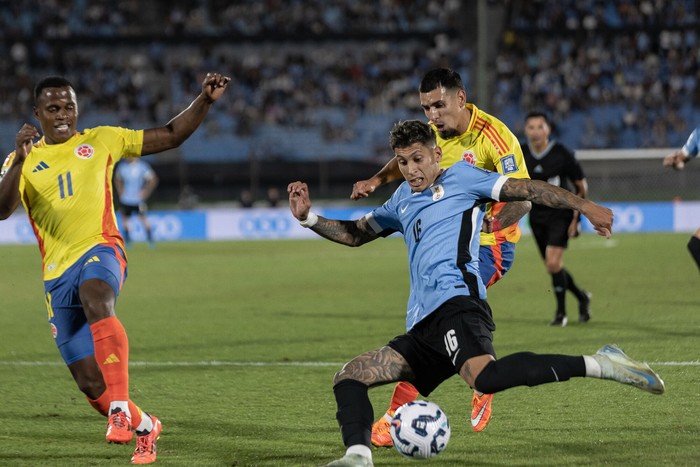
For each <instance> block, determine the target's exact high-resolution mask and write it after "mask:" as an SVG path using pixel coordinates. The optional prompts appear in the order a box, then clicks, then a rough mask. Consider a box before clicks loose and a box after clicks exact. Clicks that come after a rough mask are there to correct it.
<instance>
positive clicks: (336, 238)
mask: <svg viewBox="0 0 700 467" xmlns="http://www.w3.org/2000/svg"><path fill="white" fill-rule="evenodd" d="M287 192H288V193H289V208H290V209H291V210H292V214H293V215H294V217H296V218H297V219H298V220H299V221H301V222H304V221H307V219H308V217H309V216H310V215H313V216H315V217H317V218H318V220H317V221H316V223H315V224H313V225H311V226H309V228H310V229H311V230H313V231H314V232H316V233H317V234H319V235H320V236H321V237H323V238H326V239H328V240H331V241H333V242H336V243H340V244H341V245H347V246H360V245H364V244H365V243H367V242H371V241H372V240H376V239H377V238H379V235H377V234H376V233H375V232H374V230H373V229H372V228H371V227H370V226H369V224H368V223H367V221H366V220H365V219H364V218H361V219H357V220H354V221H346V220H335V219H327V218H325V217H322V216H316V215H315V214H309V212H310V211H309V210H310V209H311V199H310V197H309V187H308V186H307V185H306V183H303V182H293V183H290V184H289V186H287Z"/></svg>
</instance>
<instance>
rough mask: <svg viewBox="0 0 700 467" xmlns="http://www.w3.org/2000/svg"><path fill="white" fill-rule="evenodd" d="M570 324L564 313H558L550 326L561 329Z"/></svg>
mask: <svg viewBox="0 0 700 467" xmlns="http://www.w3.org/2000/svg"><path fill="white" fill-rule="evenodd" d="M568 322H569V319H568V318H567V317H566V315H565V314H562V313H557V314H556V315H554V319H553V320H552V321H550V322H549V325H550V326H559V327H562V328H563V327H564V326H566V324H567V323H568Z"/></svg>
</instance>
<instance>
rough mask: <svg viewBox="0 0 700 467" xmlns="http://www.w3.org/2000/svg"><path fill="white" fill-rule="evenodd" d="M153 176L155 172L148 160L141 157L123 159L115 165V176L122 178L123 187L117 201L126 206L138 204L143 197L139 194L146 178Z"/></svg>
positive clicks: (149, 178)
mask: <svg viewBox="0 0 700 467" xmlns="http://www.w3.org/2000/svg"><path fill="white" fill-rule="evenodd" d="M154 176H155V172H153V169H152V168H151V166H150V165H149V164H148V162H146V161H143V160H141V159H133V162H132V161H131V160H127V159H125V160H123V161H122V162H121V163H119V165H117V177H119V178H120V179H121V180H122V183H123V184H124V189H123V191H122V193H121V196H120V197H119V202H120V203H122V204H125V205H127V206H138V205H139V204H141V203H142V202H143V201H144V199H143V196H142V195H141V191H142V190H143V187H144V186H145V185H146V182H147V181H148V180H151V179H152V178H153V177H154Z"/></svg>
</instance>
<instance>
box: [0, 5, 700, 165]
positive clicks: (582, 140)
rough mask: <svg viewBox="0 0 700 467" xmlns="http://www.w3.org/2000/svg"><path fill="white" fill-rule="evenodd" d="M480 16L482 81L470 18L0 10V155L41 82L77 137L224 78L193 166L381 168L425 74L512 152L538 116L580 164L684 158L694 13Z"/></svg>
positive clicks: (350, 8)
mask: <svg viewBox="0 0 700 467" xmlns="http://www.w3.org/2000/svg"><path fill="white" fill-rule="evenodd" d="M481 2H482V5H484V7H485V8H486V9H488V10H498V11H500V12H501V14H500V15H499V16H493V15H492V16H491V20H490V21H489V22H488V23H487V24H486V25H484V27H487V28H489V29H490V30H491V33H490V37H492V38H494V39H493V40H494V42H495V44H494V45H495V47H493V50H496V51H497V52H496V53H494V55H493V56H491V57H488V59H487V60H486V63H487V65H486V69H483V68H481V69H479V68H477V60H476V50H477V47H476V43H475V42H476V39H477V34H476V32H475V30H476V11H475V10H476V3H477V2H476V1H473V2H461V1H458V0H444V1H438V0H379V1H375V2H358V1H356V0H303V1H302V0H286V1H285V0H238V1H224V0H171V1H167V2H166V1H153V2H141V1H138V0H120V1H114V0H26V1H23V2H9V1H4V0H0V6H1V7H2V8H1V9H0V11H1V13H0V34H1V35H2V41H0V48H1V49H0V51H1V52H2V54H3V57H6V58H5V59H4V60H2V61H0V71H1V72H2V76H3V79H2V80H0V137H2V138H3V141H4V146H3V149H4V150H5V151H9V150H11V149H12V146H11V144H12V141H13V139H12V138H13V136H12V135H14V133H15V132H16V131H17V128H18V127H19V125H20V124H21V123H22V122H24V121H33V120H32V115H31V109H32V86H33V84H34V83H35V82H36V80H37V79H39V78H41V77H43V76H45V75H47V74H62V75H65V76H66V77H68V78H69V79H70V80H71V81H73V83H74V84H75V86H76V89H77V92H78V96H79V99H80V105H81V112H82V114H81V124H80V126H81V127H90V126H94V125H96V124H119V125H124V126H130V127H149V126H152V125H154V124H156V123H163V121H164V120H165V119H167V118H168V117H169V116H170V115H172V114H173V112H175V111H177V110H179V109H182V108H183V107H184V106H185V105H187V103H188V102H189V101H190V99H191V98H192V96H193V94H194V93H196V92H198V89H199V87H200V82H201V78H202V76H203V73H204V72H206V71H207V70H217V71H221V72H223V73H226V74H229V75H230V76H232V77H233V82H232V84H231V86H230V89H229V91H228V92H227V94H228V95H227V99H225V102H222V105H217V106H216V108H215V109H214V112H213V114H212V115H211V116H210V118H208V121H207V123H206V125H205V126H204V127H203V128H202V129H200V130H199V131H198V132H196V133H195V135H193V137H192V138H190V140H188V141H187V142H186V143H185V145H183V147H182V151H181V157H182V159H183V160H184V161H186V162H188V163H196V162H244V161H250V160H252V159H258V160H263V161H264V160H268V161H319V160H354V161H358V160H360V161H364V162H376V163H378V162H380V161H384V160H386V154H387V143H386V138H387V136H386V135H387V132H388V129H389V128H390V126H391V124H392V123H393V122H394V121H395V120H397V119H399V118H423V115H422V112H421V111H420V108H419V102H418V100H417V92H416V91H417V86H418V82H419V79H420V77H421V76H422V74H423V73H424V72H425V71H427V70H428V69H430V68H434V67H436V66H449V67H451V68H455V69H456V70H457V71H459V72H460V74H461V75H462V77H463V78H464V81H465V85H466V86H467V90H468V94H469V98H470V99H473V101H474V102H475V103H476V104H477V105H478V106H479V107H481V108H483V109H484V110H486V111H487V112H489V113H491V114H494V115H497V116H498V117H500V118H501V119H502V120H503V121H504V122H506V124H508V125H509V126H510V127H511V129H513V130H514V131H515V132H516V134H518V135H519V136H520V131H521V128H522V116H523V115H524V114H525V113H526V112H527V111H529V110H532V109H533V108H540V109H545V110H547V111H549V112H550V113H551V114H552V116H553V118H554V122H555V125H556V131H557V133H556V135H557V136H558V138H559V139H561V140H562V141H563V142H564V143H566V144H568V145H570V146H571V147H573V148H576V149H583V148H603V147H605V148H640V147H678V146H680V145H682V143H683V142H684V140H685V138H686V137H687V134H688V133H689V131H690V130H691V129H692V128H693V127H694V126H695V125H696V124H697V123H698V122H700V85H699V84H698V81H699V79H700V66H699V62H700V56H699V55H700V47H699V44H698V30H700V28H699V26H700V24H699V23H700V21H699V14H698V8H700V7H699V6H698V2H696V1H694V0H634V1H633V0H561V1H537V0H510V1H495V0H481ZM480 18H481V17H480ZM493 18H498V21H499V22H498V23H496V22H495V21H494V19H493ZM477 73H480V74H483V75H484V76H481V75H479V77H480V78H481V79H484V80H487V82H488V83H489V84H490V86H488V89H489V92H488V95H486V96H483V95H480V96H477V95H475V94H474V90H475V81H476V79H475V77H476V76H477ZM8 138H9V139H8Z"/></svg>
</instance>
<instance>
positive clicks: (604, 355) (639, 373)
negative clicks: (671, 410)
mask: <svg viewBox="0 0 700 467" xmlns="http://www.w3.org/2000/svg"><path fill="white" fill-rule="evenodd" d="M593 358H594V359H595V360H596V361H597V362H598V364H599V365H600V369H601V373H602V375H601V376H602V378H603V379H612V380H614V381H617V382H619V383H622V384H629V385H631V386H634V387H636V388H639V389H641V390H643V391H647V392H650V393H652V394H663V392H664V390H665V387H664V382H663V380H662V379H661V377H659V375H657V374H656V373H655V372H654V370H652V369H651V368H650V367H649V365H647V364H646V363H642V362H638V361H636V360H632V359H631V358H630V357H628V356H627V354H625V352H623V351H622V349H621V348H620V347H618V346H617V345H615V344H609V345H606V346H604V347H602V348H601V349H600V350H598V351H597V352H596V353H595V355H593Z"/></svg>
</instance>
